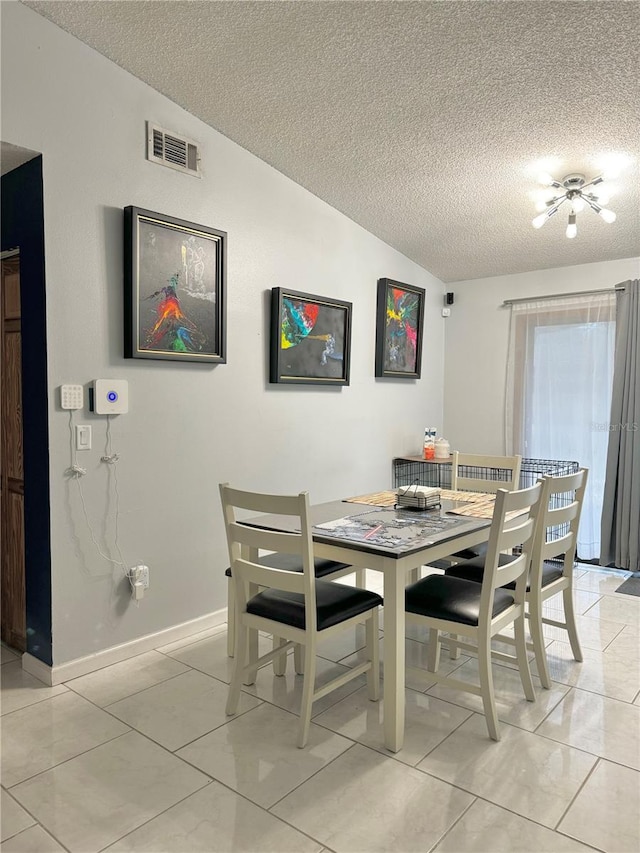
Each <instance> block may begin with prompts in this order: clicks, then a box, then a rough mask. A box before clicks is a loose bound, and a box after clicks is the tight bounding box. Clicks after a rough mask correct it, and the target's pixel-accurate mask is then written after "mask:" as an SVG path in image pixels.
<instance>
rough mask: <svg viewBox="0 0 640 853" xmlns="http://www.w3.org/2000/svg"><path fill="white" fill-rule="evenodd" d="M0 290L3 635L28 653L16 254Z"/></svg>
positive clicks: (6, 265)
mask: <svg viewBox="0 0 640 853" xmlns="http://www.w3.org/2000/svg"><path fill="white" fill-rule="evenodd" d="M1 262H2V275H1V290H0V329H1V332H2V342H1V345H0V390H1V395H0V510H1V512H0V516H1V521H0V579H1V591H2V607H1V618H2V621H1V626H2V627H1V637H2V641H3V642H5V643H6V644H7V645H9V646H11V647H12V648H14V649H16V650H18V651H21V652H24V651H25V650H26V645H27V643H26V596H25V545H24V465H23V428H22V321H21V309H20V255H19V252H17V251H16V252H11V253H3V257H2V260H1Z"/></svg>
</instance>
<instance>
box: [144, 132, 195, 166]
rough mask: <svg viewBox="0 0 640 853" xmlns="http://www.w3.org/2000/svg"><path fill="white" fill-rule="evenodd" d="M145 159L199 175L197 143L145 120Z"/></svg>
mask: <svg viewBox="0 0 640 853" xmlns="http://www.w3.org/2000/svg"><path fill="white" fill-rule="evenodd" d="M147 160H152V161H153V162H154V163H162V165H163V166H169V168H170V169H177V170H178V171H179V172H186V173H187V174H188V175H195V176H196V177H198V178H199V177H200V150H199V149H198V143H197V142H194V141H193V140H192V139H187V138H186V137H185V136H178V134H176V133H172V132H171V131H169V130H164V129H163V128H161V127H158V126H157V125H155V124H152V123H151V122H150V121H148V122H147Z"/></svg>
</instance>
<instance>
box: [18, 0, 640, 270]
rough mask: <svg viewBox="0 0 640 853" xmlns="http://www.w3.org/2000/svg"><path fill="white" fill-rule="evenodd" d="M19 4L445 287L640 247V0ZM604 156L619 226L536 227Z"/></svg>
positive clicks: (592, 220)
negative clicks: (554, 199)
mask: <svg viewBox="0 0 640 853" xmlns="http://www.w3.org/2000/svg"><path fill="white" fill-rule="evenodd" d="M24 2H25V5H27V6H29V7H31V8H32V9H34V10H35V11H37V12H38V13H40V14H42V15H43V16H45V17H47V18H49V19H50V20H52V21H54V22H55V23H56V24H58V25H59V26H60V27H62V28H63V29H65V30H67V31H68V32H70V33H72V34H73V35H75V36H77V38H79V39H81V40H82V41H83V42H86V43H87V44H89V45H90V46H91V47H93V48H95V49H96V50H97V51H99V52H100V53H102V54H104V55H105V56H107V57H109V58H110V59H112V60H113V61H114V62H116V63H117V64H118V65H120V66H122V67H123V68H125V69H126V70H128V71H130V72H131V73H132V74H134V75H135V76H136V77H139V78H140V79H141V80H144V81H145V82H146V83H148V84H149V85H151V86H152V87H153V88H154V89H157V90H158V91H160V92H162V93H163V94H164V95H166V96H167V97H168V98H170V99H171V100H172V101H175V102H176V103H177V104H180V105H181V106H183V107H184V108H185V109H187V110H188V111H189V112H191V113H193V114H194V115H196V116H198V117H199V118H201V119H202V120H203V121H205V122H206V123H207V124H209V125H211V126H212V127H214V128H216V129H217V130H219V131H221V132H222V133H223V134H225V135H226V136H228V137H229V138H230V139H232V140H234V141H235V142H237V143H239V144H240V145H242V146H243V147H244V148H246V149H248V150H249V151H251V152H253V153H254V154H256V155H257V156H258V157H260V158H262V159H263V160H265V161H266V162H268V163H270V164H271V165H272V166H274V167H275V168H276V169H278V170H279V171H281V172H283V173H284V174H286V175H288V176H289V177H291V178H292V179H293V180H295V181H297V182H298V183H300V184H302V185H303V186H304V187H306V188H307V189H309V190H311V192H313V193H315V194H316V195H318V196H320V198H322V199H324V200H326V201H327V202H329V204H331V205H333V206H334V207H336V208H337V209H338V210H340V211H342V212H343V213H345V214H346V215H347V216H349V217H351V218H352V219H354V220H355V221H356V222H358V223H359V224H361V225H362V226H363V227H364V228H366V229H367V230H369V231H371V232H373V233H374V234H376V235H377V236H378V237H380V238H381V239H383V240H385V241H386V242H387V243H389V244H390V245H392V246H394V247H395V248H397V249H399V250H400V251H401V252H403V253H404V254H405V255H407V256H408V257H410V258H412V259H413V260H414V261H417V262H418V263H419V264H420V265H422V266H423V267H425V268H426V269H427V270H429V271H430V272H432V273H433V274H434V275H436V276H438V277H439V278H440V279H442V280H443V281H445V282H452V281H457V280H460V279H472V278H479V277H483V276H492V275H502V274H506V273H514V272H522V271H526V270H535V269H544V268H549V267H557V266H565V265H569V264H578V263H589V262H594V261H603V260H611V259H615V258H625V257H632V256H636V255H640V180H639V161H640V83H639V81H640V50H639V47H638V46H639V44H640V4H639V3H638V2H635V0H633V2H585V0H577V2H573V0H564V1H563V2H546V0H524V2H481V1H480V0H475V2H454V0H444V2H431V0H425V2H385V0H380V1H379V2H356V0H353V2H340V0H333V1H332V2H295V1H294V2H279V0H268V2H239V0H236V1H235V2H198V1H197V0H192V2H155V0H137V2H120V0H108V2H93V0H81V2H65V0H60V2H55V3H51V2H34V1H33V0H24ZM144 118H151V119H152V118H153V116H145V117H144ZM170 129H174V128H170ZM175 130H178V128H175ZM611 154H617V155H624V156H625V157H626V158H627V160H628V165H627V167H626V169H625V170H624V171H623V173H622V174H621V176H620V178H619V180H617V181H616V182H615V183H614V184H613V185H612V188H613V190H614V191H615V194H613V195H612V197H611V201H610V204H609V206H610V207H611V208H612V209H613V210H615V211H616V213H617V215H618V218H617V220H616V222H615V223H613V224H612V225H607V224H605V223H604V222H603V221H602V220H601V219H600V217H598V216H596V215H595V214H594V213H592V212H591V211H586V212H584V213H582V214H579V216H578V237H577V238H576V239H574V240H567V239H566V237H565V236H564V231H565V226H566V214H565V213H564V212H563V211H564V210H565V209H564V208H563V209H562V211H561V212H560V213H558V215H557V216H556V217H555V218H554V219H552V220H550V221H549V222H548V223H547V224H545V226H544V227H543V228H542V229H541V230H539V231H538V230H534V229H533V228H532V226H531V219H532V218H533V216H534V215H535V210H534V201H535V198H534V196H535V193H536V190H539V186H538V184H537V182H536V176H537V174H538V173H539V172H540V171H541V165H544V166H546V168H547V171H551V173H552V174H553V175H554V176H555V177H557V178H559V179H562V177H564V175H566V174H568V173H570V172H584V173H586V174H587V176H588V177H589V178H590V177H594V176H595V175H596V174H599V173H600V172H601V171H602V168H601V164H602V158H603V157H605V156H609V155H611ZM543 161H546V162H545V163H543ZM205 169H206V164H205Z"/></svg>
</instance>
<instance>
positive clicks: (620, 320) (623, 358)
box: [600, 279, 640, 572]
mask: <svg viewBox="0 0 640 853" xmlns="http://www.w3.org/2000/svg"><path fill="white" fill-rule="evenodd" d="M600 563H601V565H604V566H607V565H610V564H611V563H613V564H614V565H615V566H617V567H618V568H620V569H628V570H630V571H632V572H640V282H639V281H638V279H636V280H635V281H627V282H625V284H624V285H623V286H622V287H621V288H620V289H619V290H618V293H617V306H616V352H615V361H614V368H613V396H612V401H611V422H610V424H609V449H608V453H607V473H606V479H605V489H604V504H603V509H602V550H601V554H600Z"/></svg>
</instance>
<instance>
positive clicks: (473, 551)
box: [453, 542, 489, 560]
mask: <svg viewBox="0 0 640 853" xmlns="http://www.w3.org/2000/svg"><path fill="white" fill-rule="evenodd" d="M488 544H489V543H488V542H481V543H480V544H479V545H474V546H473V548H465V549H464V550H463V551H456V553H455V554H453V556H454V557H455V558H456V559H457V560H475V558H476V557H484V556H485V555H486V553H487V546H488Z"/></svg>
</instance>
